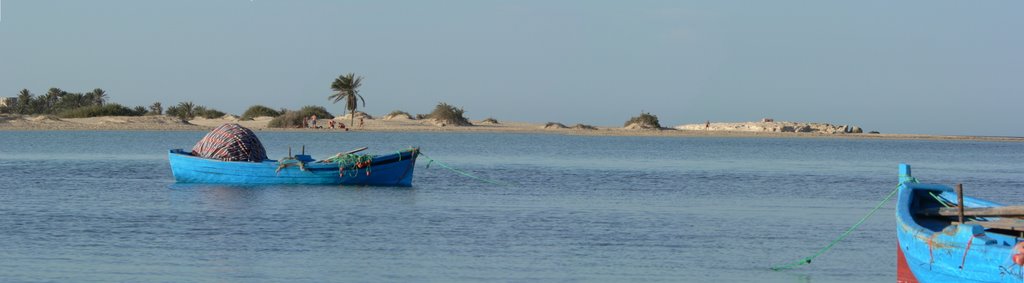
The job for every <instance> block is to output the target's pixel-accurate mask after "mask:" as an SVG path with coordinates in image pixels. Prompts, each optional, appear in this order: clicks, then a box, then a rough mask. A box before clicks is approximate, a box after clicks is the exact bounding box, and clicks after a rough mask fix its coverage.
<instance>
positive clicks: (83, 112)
mask: <svg viewBox="0 0 1024 283" xmlns="http://www.w3.org/2000/svg"><path fill="white" fill-rule="evenodd" d="M136 108H138V107H136ZM145 114H146V109H145V108H144V107H143V108H142V111H141V112H140V111H137V109H131V108H128V107H124V106H122V105H121V104H117V103H108V104H104V105H92V106H86V107H79V108H75V109H70V110H65V111H62V112H60V114H58V116H60V117H61V118H89V117H99V116H142V115H145Z"/></svg>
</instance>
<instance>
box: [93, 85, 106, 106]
mask: <svg viewBox="0 0 1024 283" xmlns="http://www.w3.org/2000/svg"><path fill="white" fill-rule="evenodd" d="M107 97H109V96H108V95H107V92H106V91H104V90H103V89H101V88H96V89H94V90H92V103H93V105H101V106H102V105H103V103H104V102H107Z"/></svg>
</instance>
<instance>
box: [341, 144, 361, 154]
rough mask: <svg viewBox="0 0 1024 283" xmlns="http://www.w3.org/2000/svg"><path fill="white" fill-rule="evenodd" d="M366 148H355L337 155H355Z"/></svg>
mask: <svg viewBox="0 0 1024 283" xmlns="http://www.w3.org/2000/svg"><path fill="white" fill-rule="evenodd" d="M367 148H368V147H365V146H364V147H360V148H357V149H353V150H349V151H348V152H345V153H342V154H339V155H344V154H353V153H356V152H360V151H364V150H366V149H367Z"/></svg>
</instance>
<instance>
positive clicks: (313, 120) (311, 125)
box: [309, 114, 316, 129]
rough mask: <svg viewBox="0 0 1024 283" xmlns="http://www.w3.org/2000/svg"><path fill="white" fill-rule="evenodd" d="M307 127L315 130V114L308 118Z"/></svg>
mask: <svg viewBox="0 0 1024 283" xmlns="http://www.w3.org/2000/svg"><path fill="white" fill-rule="evenodd" d="M309 127H310V128H314V129H316V114H313V116H310V117H309Z"/></svg>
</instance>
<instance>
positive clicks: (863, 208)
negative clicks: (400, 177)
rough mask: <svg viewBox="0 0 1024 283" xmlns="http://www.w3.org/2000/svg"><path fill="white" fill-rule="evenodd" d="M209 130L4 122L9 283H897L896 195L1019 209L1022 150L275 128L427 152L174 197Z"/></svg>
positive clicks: (329, 146) (283, 149) (326, 142)
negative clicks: (938, 186)
mask: <svg viewBox="0 0 1024 283" xmlns="http://www.w3.org/2000/svg"><path fill="white" fill-rule="evenodd" d="M203 134H204V133H202V132H0V188H2V189H0V281H5V282H7V281H74V282H89V281H192V282H201V281H216V282H259V281H274V282H282V281H284V282H323V281H359V282H366V281H369V282H379V281H383V282H421V281H422V282H453V281H518V282H522V281H527V282H532V281H559V282H601V281H607V282H624V281H627V282H645V281H649V282H679V281H696V282H700V281H709V280H719V281H768V282H830V281H848V282H850V281H854V282H872V281H878V282H881V281H885V282H892V281H894V279H895V262H896V261H895V246H896V243H895V239H894V236H895V235H894V233H895V227H894V226H895V224H894V220H893V216H892V212H893V205H892V204H891V203H890V204H888V205H886V206H885V207H884V209H883V210H882V211H880V212H879V213H878V214H877V215H876V216H875V217H874V218H872V219H870V220H869V221H868V222H867V223H866V224H865V225H864V226H862V227H861V229H859V230H858V231H856V232H855V233H854V234H853V235H852V236H850V237H849V238H848V239H847V240H846V241H844V242H842V243H840V244H839V245H838V246H837V247H835V249H833V250H832V251H830V252H828V253H826V254H825V255H823V256H821V257H819V258H818V259H817V260H816V261H815V262H814V263H813V264H811V265H808V266H804V267H801V268H798V269H795V270H790V271H785V272H773V271H770V270H769V269H768V268H769V267H770V266H772V265H776V264H781V263H786V262H790V261H793V260H797V259H799V258H803V257H805V256H808V255H810V254H812V253H813V252H815V251H816V250H817V249H819V248H821V247H822V246H824V245H825V244H827V243H828V242H829V241H830V240H831V239H833V238H834V237H836V236H837V235H838V234H839V233H840V232H842V231H843V230H844V229H846V228H847V227H849V226H850V225H851V224H853V223H854V222H856V221H857V220H858V219H859V218H860V217H861V216H862V215H864V214H865V213H866V212H867V211H868V210H869V209H870V208H871V207H872V206H873V205H875V204H876V203H877V202H878V201H879V200H881V199H882V198H883V197H884V196H885V195H886V194H887V193H888V192H889V191H891V190H892V189H893V187H894V185H895V184H896V177H897V176H896V175H897V169H896V168H897V167H896V166H897V164H898V163H900V162H907V163H910V164H912V165H913V166H914V173H915V175H916V176H917V177H918V178H919V179H921V180H922V181H926V182H940V183H947V184H952V183H955V182H961V183H964V184H965V190H966V192H967V194H969V195H973V196H978V197H984V198H989V199H991V200H995V201H1000V202H1005V203H1024V194H1022V193H1020V192H1021V190H1022V189H1024V144H1021V143H993V142H964V141H885V140H848V139H783V138H768V139H760V138H682V137H583V136H562V135H541V134H481V133H473V134H456V133H354V132H350V133H322V132H321V133H259V134H260V137H261V139H262V140H263V143H264V145H265V146H266V147H267V149H268V151H269V155H270V156H271V157H280V156H285V155H286V154H287V149H288V146H292V147H293V150H294V151H296V152H298V151H299V148H300V147H301V146H302V145H305V146H306V150H307V152H308V153H311V154H313V155H314V157H316V156H326V155H329V154H333V153H336V152H339V151H345V150H349V149H352V148H357V147H360V146H369V147H370V152H376V153H389V152H393V151H394V150H398V149H403V148H407V147H409V146H414V145H415V146H420V147H422V149H423V151H424V152H425V153H426V154H428V155H429V156H430V157H433V158H435V159H438V160H440V161H444V162H446V163H448V164H450V165H452V166H454V167H456V168H460V169H463V170H465V171H468V172H471V173H473V174H477V175H480V176H483V177H486V178H493V179H498V180H503V181H507V182H512V183H514V185H513V186H507V187H499V186H494V185H489V184H486V183H481V182H479V181H476V180H473V179H468V178H465V177H461V176H459V175H456V174H454V173H452V172H449V171H446V170H444V169H442V168H441V167H439V166H436V165H435V166H431V167H430V168H425V165H426V164H427V162H425V160H421V162H419V164H418V168H417V169H416V170H417V171H416V173H415V179H414V181H413V183H414V186H413V187H412V188H387V187H385V188H373V187H338V186H263V187H245V186H221V185H178V184H175V183H174V180H173V179H172V177H171V172H170V169H169V168H168V164H167V157H166V150H167V149H170V148H189V147H191V146H192V145H193V144H194V143H195V142H196V141H197V140H198V139H199V138H200V137H202V136H203Z"/></svg>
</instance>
